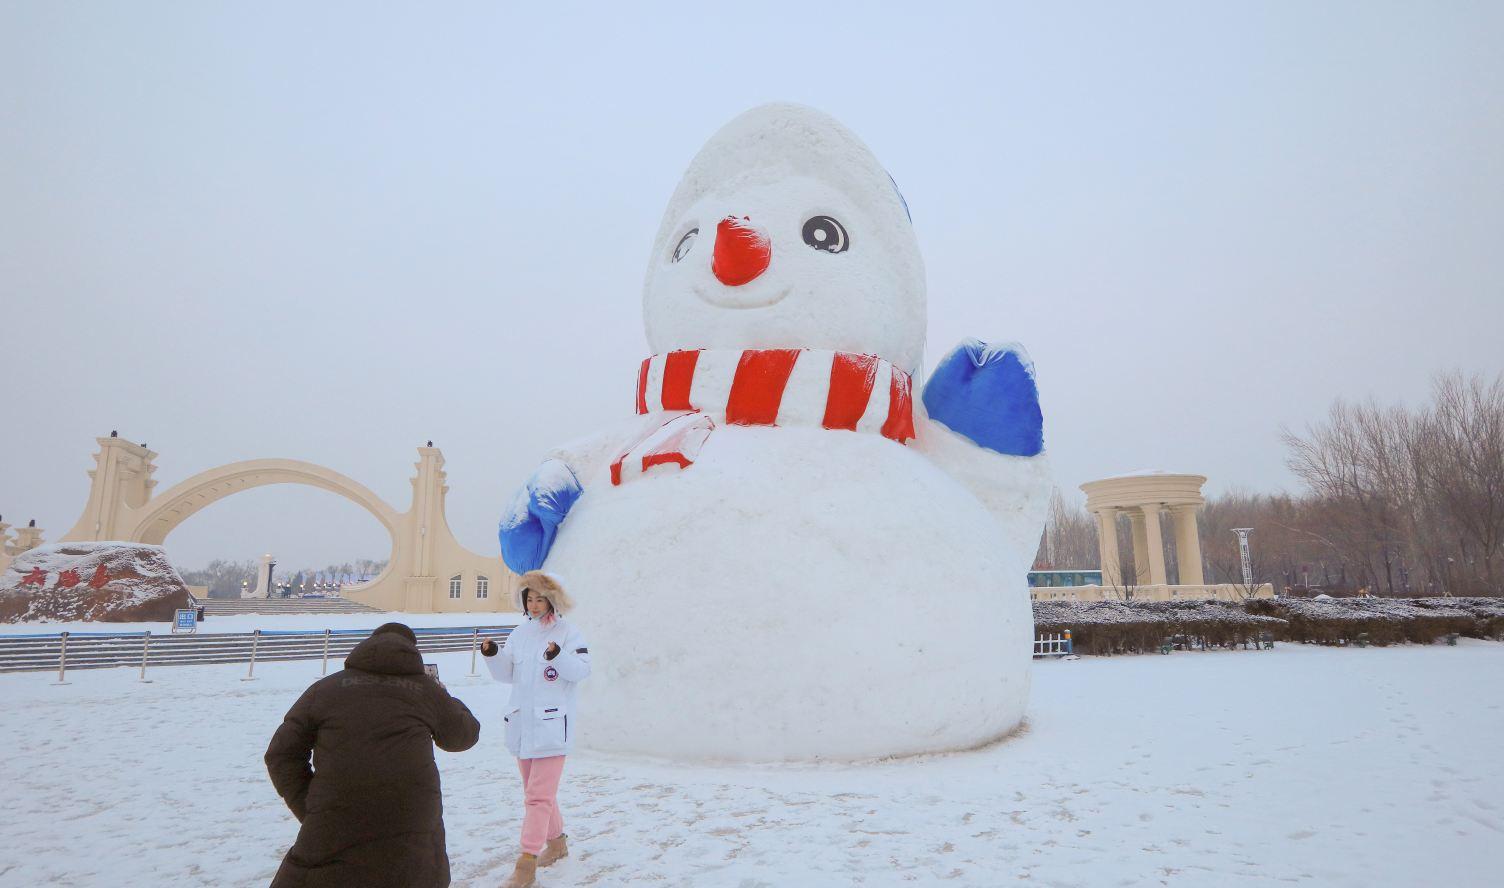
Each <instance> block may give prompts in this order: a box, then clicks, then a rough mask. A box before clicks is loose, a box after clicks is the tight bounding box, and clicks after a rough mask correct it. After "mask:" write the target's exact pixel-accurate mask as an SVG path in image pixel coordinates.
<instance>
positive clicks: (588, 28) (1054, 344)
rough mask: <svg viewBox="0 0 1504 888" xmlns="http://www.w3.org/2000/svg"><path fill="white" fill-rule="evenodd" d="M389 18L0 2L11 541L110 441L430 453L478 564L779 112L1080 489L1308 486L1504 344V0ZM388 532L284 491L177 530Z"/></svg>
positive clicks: (400, 494)
mask: <svg viewBox="0 0 1504 888" xmlns="http://www.w3.org/2000/svg"><path fill="white" fill-rule="evenodd" d="M390 6H391V4H384V5H379V6H378V5H368V4H364V3H351V4H331V3H323V4H308V3H301V2H299V3H267V2H259V3H245V4H239V5H238V7H237V8H234V9H231V8H228V7H225V6H221V5H219V4H205V3H181V4H161V3H140V2H138V3H129V4H124V3H66V4H64V3H50V2H43V0H36V2H12V0H5V2H3V3H0V330H3V333H4V335H3V343H4V344H3V350H0V357H3V364H0V366H3V369H4V372H5V376H4V380H5V382H4V391H5V396H4V401H5V405H6V406H5V408H4V410H3V416H4V419H3V420H0V426H3V428H4V430H5V433H4V434H3V435H0V514H3V515H4V517H5V520H7V521H9V522H11V523H18V524H24V523H25V521H26V520H27V519H29V518H36V519H37V522H38V524H39V526H42V527H45V528H46V529H47V532H48V537H49V538H50V539H53V540H55V539H57V537H59V536H60V535H61V534H63V533H64V532H66V531H67V530H68V528H69V527H70V526H71V525H72V524H73V522H74V521H75V520H76V518H77V517H78V515H79V513H80V511H81V510H82V508H83V505H84V500H85V496H86V493H87V490H88V478H87V476H86V474H85V472H86V470H88V469H89V468H91V467H92V464H93V463H92V454H93V452H94V450H95V444H94V438H95V437H96V436H99V435H107V434H108V433H109V431H110V430H111V429H119V430H120V433H121V435H122V436H124V437H126V438H128V439H130V440H133V441H138V442H140V441H145V442H146V443H147V444H149V445H150V446H151V448H152V449H154V450H157V451H159V452H160V453H161V456H160V458H159V466H160V468H159V470H158V472H157V476H156V477H157V478H158V479H159V480H160V481H161V486H160V487H159V490H164V489H166V487H168V486H170V485H171V484H173V483H175V482H177V481H180V480H182V479H184V478H186V477H188V476H189V475H192V474H195V473H197V472H199V471H202V470H204V469H207V468H211V467H213V466H217V465H221V464H224V463H227V462H232V461H235V460H242V459H251V458H257V457H270V456H284V457H291V458H297V459H304V460H310V461H312V462H315V463H320V464H323V465H326V466H329V467H331V468H334V469H336V470H338V471H340V472H343V473H345V474H347V475H349V476H351V477H353V478H355V479H356V480H358V481H360V482H361V483H363V484H365V485H367V486H369V487H371V488H372V489H374V490H375V491H376V492H377V493H379V494H381V495H382V496H383V497H385V498H387V500H388V501H389V502H391V503H392V504H393V505H394V506H396V507H397V508H399V509H405V508H407V505H408V501H409V497H410V494H411V488H410V486H409V484H408V479H409V478H410V477H411V475H412V468H413V462H414V460H415V459H416V453H415V452H414V450H413V448H414V447H415V446H417V445H420V444H421V443H422V442H423V441H424V440H426V439H429V438H432V439H433V440H434V441H435V442H436V443H437V444H438V445H439V446H440V447H442V448H443V451H444V454H445V456H446V457H447V459H448V469H449V484H450V492H449V521H450V524H451V525H452V527H453V528H454V530H455V532H456V534H457V535H458V536H459V537H460V539H461V541H462V542H464V543H466V544H468V545H470V546H472V547H473V548H476V549H477V550H479V551H483V552H487V553H494V552H495V551H496V541H495V537H494V528H495V524H496V517H497V515H498V513H499V511H500V509H501V507H502V505H503V503H504V502H505V500H506V498H507V496H508V495H509V492H510V491H511V490H512V489H513V488H514V487H515V486H516V485H517V484H518V483H519V482H520V481H521V480H523V479H524V478H525V477H526V476H527V474H528V473H529V471H530V470H531V468H532V467H533V465H534V464H535V463H536V462H537V460H538V459H539V457H540V455H541V454H542V453H543V451H544V450H545V449H546V448H548V447H549V446H550V445H552V444H555V443H558V442H560V441H563V440H567V439H569V438H572V437H575V436H577V435H580V434H584V433H588V432H590V431H592V430H593V429H595V428H597V427H599V426H600V425H602V424H603V423H604V422H606V421H608V420H610V419H612V418H615V417H619V416H621V415H623V414H624V413H626V412H628V411H630V410H631V409H632V386H633V383H634V382H635V375H634V374H635V368H636V365H637V362H638V361H639V360H640V358H641V357H642V356H643V355H644V353H645V351H646V344H645V341H644V337H643V333H642V325H641V312H640V295H641V289H640V288H641V281H642V275H643V270H644V267H645V263H646V261H647V253H648V250H649V247H650V245H651V240H652V237H653V234H654V231H655V229H656V227H657V225H658V221H659V217H660V215H661V213H662V212H663V208H664V205H665V204H666V203H667V200H668V197H669V194H670V192H671V191H672V189H673V187H674V185H675V183H676V182H677V181H678V179H679V176H680V174H681V173H682V172H683V170H684V167H685V165H686V164H687V163H688V161H689V159H690V157H691V156H693V154H694V153H695V151H696V150H697V149H698V148H699V147H700V145H701V144H702V143H703V142H704V141H705V139H706V138H708V137H709V136H710V135H711V134H712V133H713V132H714V131H715V130H716V129H717V128H718V127H719V126H720V125H721V124H722V123H724V122H725V121H726V120H728V119H730V118H731V117H733V116H734V115H736V114H737V113H739V112H741V111H743V110H745V109H746V108H748V107H751V106H753V105H755V104H759V103H762V102H765V101H769V100H792V101H797V102H803V103H806V104H810V105H814V106H816V107H819V108H821V109H823V110H825V111H828V112H830V113H831V114H833V115H834V116H836V117H837V118H838V119H840V120H842V121H843V122H844V123H846V124H847V125H848V126H849V127H851V128H852V129H853V130H855V131H856V132H857V133H858V134H859V135H860V136H861V137H862V138H863V139H864V140H865V141H866V142H867V144H868V145H870V146H871V148H872V149H873V151H874V152H875V153H876V154H877V156H878V157H879V159H881V160H882V161H883V162H884V164H885V165H886V166H887V167H888V168H889V170H890V171H891V172H892V174H893V176H894V178H895V179H896V180H897V181H898V183H899V184H900V186H901V187H902V189H903V192H904V195H905V196H906V197H907V199H908V203H909V206H910V207H911V209H912V211H913V217H914V225H915V227H916V229H917V231H918V236H919V241H920V245H921V248H922V249H923V251H924V255H925V260H926V263H927V266H928V273H929V299H930V339H929V359H930V361H931V362H933V360H935V359H936V358H937V357H938V356H939V355H940V354H942V353H943V352H944V351H945V350H947V349H948V348H949V347H950V346H951V345H952V344H954V343H955V342H957V341H958V340H960V339H962V338H964V337H968V336H977V337H980V338H983V339H989V338H990V339H1016V340H1019V341H1021V342H1023V343H1024V344H1025V345H1026V346H1027V347H1028V348H1029V350H1030V351H1031V353H1032V355H1033V357H1034V360H1035V362H1036V365H1037V369H1038V374H1039V380H1040V385H1041V389H1042V392H1043V397H1044V409H1045V416H1046V423H1047V425H1046V435H1047V445H1048V447H1049V449H1050V451H1051V453H1052V456H1053V461H1054V462H1053V464H1054V468H1055V472H1056V478H1057V480H1058V483H1059V484H1060V486H1061V487H1062V488H1065V489H1066V490H1068V491H1072V492H1074V491H1075V489H1076V487H1077V485H1079V484H1080V483H1082V482H1083V481H1087V480H1090V479H1094V478H1098V477H1102V476H1104V475H1107V474H1112V473H1116V472H1120V471H1123V470H1130V469H1137V468H1163V469H1169V470H1176V471H1191V472H1200V473H1204V474H1206V475H1207V476H1209V477H1210V479H1211V480H1210V483H1209V485H1208V490H1209V491H1210V492H1218V491H1223V490H1227V489H1229V488H1232V487H1240V488H1245V489H1252V490H1276V489H1294V484H1295V482H1294V481H1293V479H1292V478H1291V476H1290V475H1289V473H1288V472H1287V470H1286V469H1285V467H1284V452H1283V449H1282V447H1281V445H1280V442H1279V432H1280V427H1281V426H1282V425H1286V426H1290V427H1293V428H1302V427H1304V425H1305V424H1306V423H1308V422H1310V421H1312V420H1314V419H1317V418H1319V417H1320V416H1321V415H1322V414H1324V413H1325V411H1326V409H1327V407H1328V405H1329V404H1330V402H1331V401H1332V399H1333V398H1336V397H1338V396H1344V397H1350V398H1366V397H1370V396H1372V397H1375V398H1378V399H1380V400H1382V401H1390V402H1403V403H1410V404H1414V403H1416V402H1418V401H1419V400H1421V399H1422V398H1424V396H1425V393H1426V390H1427V388H1428V386H1429V380H1430V377H1431V376H1432V374H1434V373H1436V372H1437V371H1441V370H1446V369H1450V368H1461V369H1464V370H1467V371H1475V372H1484V373H1489V374H1493V373H1498V372H1500V371H1501V369H1504V357H1501V350H1500V347H1499V340H1500V338H1501V334H1504V248H1501V244H1504V52H1501V51H1500V46H1504V5H1501V4H1497V3H1442V2H1414V3H1404V4H1394V3H1376V2H1361V3H1351V4H1348V3H1298V2H1288V3H1273V2H1271V3H1251V4H1246V5H1235V4H1228V3H1217V4H1205V3H1185V4H1162V3H1161V4H1156V3H1136V4H1123V3H1104V4H1072V5H1071V6H1070V9H1069V10H1063V9H1058V8H1055V7H1057V6H1059V5H1058V4H1048V5H1046V4H1028V5H1027V6H1026V5H1023V4H1019V5H1016V6H1008V7H1002V6H1001V4H992V3H978V4H964V5H963V4H948V5H944V9H945V11H935V9H933V8H931V7H938V6H941V4H902V5H901V6H899V5H895V7H894V9H895V10H900V11H893V12H879V11H877V8H876V7H871V6H869V5H866V4H862V5H858V4H830V3H825V4H812V3H788V4H784V3H773V2H762V3H757V4H739V5H737V6H735V7H730V8H729V9H734V10H735V11H734V13H733V12H725V13H718V12H713V11H712V10H719V9H720V6H719V5H716V4H691V3H677V4H661V5H655V6H651V7H645V6H641V5H639V4H631V5H630V8H625V7H626V6H627V5H625V4H623V5H622V7H623V8H621V9H616V10H613V11H609V12H606V11H601V10H599V9H592V10H590V11H588V12H567V11H561V10H560V7H561V6H563V4H515V5H506V6H503V5H501V4H476V5H469V4H453V3H448V4H429V3H424V4H410V5H409V6H408V7H407V8H408V10H409V11H407V12H402V11H392V9H390V8H389V7H390ZM921 7H924V8H923V9H921ZM1046 7H1048V8H1046ZM378 8H380V11H378ZM791 496H792V495H791ZM388 548H389V546H388V543H387V541H386V539H385V534H384V532H383V531H382V530H381V528H380V526H379V525H378V524H377V523H376V522H375V520H374V519H372V518H370V517H368V516H367V515H366V514H365V513H364V512H362V511H361V510H360V509H359V508H358V507H356V506H354V505H351V504H349V503H347V502H345V501H344V500H342V499H340V498H338V497H336V496H334V495H332V494H328V493H324V492H321V491H316V490H311V489H305V488H297V487H290V486H278V487H273V488H265V489H261V490H256V491H251V492H248V493H244V494H240V495H237V496H236V497H233V498H231V499H228V500H225V501H223V502H221V503H219V504H217V505H215V506H212V507H210V508H208V509H206V510H205V511H204V512H202V513H200V515H199V516H198V517H197V518H195V519H194V520H192V521H190V522H188V523H186V524H184V525H183V526H182V528H181V529H180V530H178V531H176V532H175V533H174V534H173V535H172V536H171V537H170V538H169V539H168V549H169V551H170V553H171V554H172V555H173V557H174V560H175V561H176V562H177V563H178V564H179V566H180V567H183V568H192V567H197V566H199V565H202V564H203V563H205V562H207V561H208V560H209V559H210V558H214V557H225V558H234V559H241V558H252V557H255V556H256V555H257V554H258V553H261V552H264V551H266V552H274V553H276V554H277V556H278V559H279V561H280V562H281V563H282V564H284V565H305V564H306V565H322V564H325V563H329V562H334V561H342V560H345V559H352V558H356V557H362V556H371V557H378V558H379V557H385V555H386V552H387V550H388Z"/></svg>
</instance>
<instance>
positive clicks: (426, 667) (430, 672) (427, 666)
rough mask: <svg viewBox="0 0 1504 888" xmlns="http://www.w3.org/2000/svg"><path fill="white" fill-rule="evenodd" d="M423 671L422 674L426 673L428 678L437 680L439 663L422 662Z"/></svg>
mask: <svg viewBox="0 0 1504 888" xmlns="http://www.w3.org/2000/svg"><path fill="white" fill-rule="evenodd" d="M423 672H424V674H426V675H427V676H428V677H429V678H431V679H433V680H434V681H438V680H439V664H437V663H424V664H423Z"/></svg>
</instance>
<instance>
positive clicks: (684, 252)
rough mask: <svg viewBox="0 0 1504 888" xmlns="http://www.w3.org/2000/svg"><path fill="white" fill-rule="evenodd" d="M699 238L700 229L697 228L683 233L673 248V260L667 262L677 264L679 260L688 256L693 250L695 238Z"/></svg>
mask: <svg viewBox="0 0 1504 888" xmlns="http://www.w3.org/2000/svg"><path fill="white" fill-rule="evenodd" d="M699 236H700V229H698V228H691V229H690V230H689V231H687V232H685V234H684V236H683V237H681V238H679V245H678V246H677V247H674V258H672V259H670V260H669V261H670V262H678V261H679V260H680V259H683V258H684V257H685V256H688V255H689V251H690V250H691V249H693V248H694V245H695V238H697V237H699Z"/></svg>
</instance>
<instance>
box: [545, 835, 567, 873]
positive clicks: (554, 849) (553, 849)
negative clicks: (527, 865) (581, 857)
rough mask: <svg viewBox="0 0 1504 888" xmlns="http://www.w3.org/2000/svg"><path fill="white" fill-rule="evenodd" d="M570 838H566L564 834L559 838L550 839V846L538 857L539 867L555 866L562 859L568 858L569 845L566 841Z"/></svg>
mask: <svg viewBox="0 0 1504 888" xmlns="http://www.w3.org/2000/svg"><path fill="white" fill-rule="evenodd" d="M568 838H569V836H566V835H564V834H563V833H559V837H558V838H556V839H549V840H548V845H547V846H545V847H544V849H543V853H542V854H539V855H538V865H539V866H552V865H553V864H555V863H558V862H559V861H560V860H561V859H562V858H565V857H568V856H569V843H568V842H567V841H565V840H566V839H568Z"/></svg>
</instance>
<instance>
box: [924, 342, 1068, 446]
mask: <svg viewBox="0 0 1504 888" xmlns="http://www.w3.org/2000/svg"><path fill="white" fill-rule="evenodd" d="M924 409H925V410H926V411H928V412H929V415H930V418H931V419H937V420H939V421H940V422H943V423H945V425H946V427H947V428H949V429H950V430H951V431H953V432H955V433H957V434H959V435H964V436H965V437H967V438H969V439H971V441H973V442H974V443H976V444H978V445H980V446H982V447H985V448H987V449H988V450H995V451H997V452H998V453H1006V454H1009V455H1011V456H1037V455H1038V454H1039V453H1040V452H1042V451H1043V450H1044V415H1043V414H1042V413H1040V410H1039V389H1037V388H1035V386H1034V365H1033V364H1031V363H1030V362H1029V358H1028V356H1027V355H1026V354H1024V351H1023V349H1022V348H1020V347H1019V346H1018V345H1016V344H1012V343H1009V344H1006V345H988V344H987V343H985V342H982V341H981V340H978V339H971V340H967V341H966V342H963V343H961V344H960V345H958V346H956V347H955V348H954V349H953V350H952V351H951V353H950V354H948V355H946V356H945V357H944V358H943V359H942V360H941V361H940V365H939V366H938V367H936V368H935V372H934V374H933V375H932V376H931V377H930V380H929V382H928V383H926V384H925V387H924Z"/></svg>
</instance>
